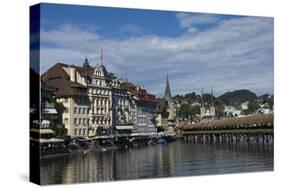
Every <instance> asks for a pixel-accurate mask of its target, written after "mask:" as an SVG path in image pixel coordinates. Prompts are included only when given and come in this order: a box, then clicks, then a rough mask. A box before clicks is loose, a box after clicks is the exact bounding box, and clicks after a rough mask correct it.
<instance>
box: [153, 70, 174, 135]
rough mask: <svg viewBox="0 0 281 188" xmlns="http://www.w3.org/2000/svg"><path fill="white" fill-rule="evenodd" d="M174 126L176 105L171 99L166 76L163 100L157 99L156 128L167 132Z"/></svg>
mask: <svg viewBox="0 0 281 188" xmlns="http://www.w3.org/2000/svg"><path fill="white" fill-rule="evenodd" d="M175 125H176V103H175V101H174V99H173V97H172V94H171V89H170V83H169V76H168V74H167V78H166V87H165V93H164V97H163V98H158V99H157V126H158V127H163V128H164V129H165V130H168V129H170V128H172V127H175Z"/></svg>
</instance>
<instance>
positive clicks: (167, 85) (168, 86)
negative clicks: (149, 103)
mask: <svg viewBox="0 0 281 188" xmlns="http://www.w3.org/2000/svg"><path fill="white" fill-rule="evenodd" d="M164 98H165V99H166V100H167V101H168V102H171V101H173V98H172V95H171V90H170V84H169V77H168V74H167V80H166V89H165V94H164Z"/></svg>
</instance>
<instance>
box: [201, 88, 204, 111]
mask: <svg viewBox="0 0 281 188" xmlns="http://www.w3.org/2000/svg"><path fill="white" fill-rule="evenodd" d="M204 106H205V105H204V92H203V87H202V88H201V107H204Z"/></svg>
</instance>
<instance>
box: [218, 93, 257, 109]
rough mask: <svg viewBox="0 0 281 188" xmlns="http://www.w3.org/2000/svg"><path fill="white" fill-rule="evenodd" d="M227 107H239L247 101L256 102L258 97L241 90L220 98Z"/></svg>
mask: <svg viewBox="0 0 281 188" xmlns="http://www.w3.org/2000/svg"><path fill="white" fill-rule="evenodd" d="M218 99H219V100H220V101H222V102H223V103H224V104H226V105H232V106H234V107H239V106H240V105H241V103H243V102H246V101H250V102H252V101H254V100H256V99H257V95H256V94H255V93H253V92H251V91H249V90H246V89H241V90H235V91H232V92H227V93H225V94H223V95H221V96H219V97H218Z"/></svg>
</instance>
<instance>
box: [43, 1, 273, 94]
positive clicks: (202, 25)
mask: <svg viewBox="0 0 281 188" xmlns="http://www.w3.org/2000/svg"><path fill="white" fill-rule="evenodd" d="M273 31H274V19H273V18H271V17H253V16H250V17H249V16H234V15H221V14H203V13H188V12H172V11H156V10H140V9H121V8H106V7H94V6H78V5H58V4H42V7H41V27H40V62H41V73H43V72H45V71H46V70H48V69H49V68H50V67H51V66H53V65H54V64H56V63H57V62H61V63H66V64H74V65H78V66H82V64H83V62H84V59H85V57H86V56H87V58H88V59H89V61H90V64H91V65H92V66H95V65H96V64H98V63H99V62H100V51H101V49H103V62H104V65H105V66H106V68H107V70H108V71H110V72H113V73H114V74H115V75H116V76H117V77H118V78H125V72H126V71H125V70H127V78H128V80H129V81H130V82H132V83H135V84H137V85H143V86H144V87H145V88H146V89H147V90H148V92H150V93H152V94H155V95H157V96H158V97H159V96H163V95H164V91H165V84H166V76H167V73H168V75H169V80H170V87H171V93H172V95H177V94H186V93H190V92H196V93H198V94H199V93H200V92H201V88H203V89H204V91H205V92H206V93H210V90H211V87H213V90H214V95H215V96H219V95H221V94H223V93H225V92H227V91H233V90H237V89H249V90H251V91H253V92H255V93H256V94H257V95H262V94H265V93H269V94H273V87H274V54H273V51H274V32H273Z"/></svg>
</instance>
